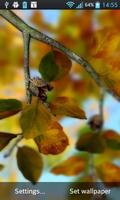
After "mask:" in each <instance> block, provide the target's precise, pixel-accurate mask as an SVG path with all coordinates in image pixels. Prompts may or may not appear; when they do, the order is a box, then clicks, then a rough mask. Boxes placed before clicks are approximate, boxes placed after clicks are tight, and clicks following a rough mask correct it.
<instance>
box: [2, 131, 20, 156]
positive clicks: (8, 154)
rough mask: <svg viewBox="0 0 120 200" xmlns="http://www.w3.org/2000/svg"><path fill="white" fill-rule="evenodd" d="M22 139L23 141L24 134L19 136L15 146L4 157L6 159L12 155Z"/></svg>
mask: <svg viewBox="0 0 120 200" xmlns="http://www.w3.org/2000/svg"><path fill="white" fill-rule="evenodd" d="M22 139H23V135H22V134H21V135H18V137H17V139H16V140H15V143H14V144H13V145H12V147H11V148H10V149H9V151H8V153H6V154H5V155H4V158H8V157H9V156H10V155H11V154H12V152H13V150H14V148H15V147H16V146H17V144H18V143H19V142H20V141H21V140H22Z"/></svg>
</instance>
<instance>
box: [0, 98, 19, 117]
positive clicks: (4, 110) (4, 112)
mask: <svg viewBox="0 0 120 200" xmlns="http://www.w3.org/2000/svg"><path fill="white" fill-rule="evenodd" d="M21 110H22V103H21V102H20V101H18V100H16V99H0V119H3V118H6V117H10V116H12V115H15V114H16V113H18V112H19V111H21Z"/></svg>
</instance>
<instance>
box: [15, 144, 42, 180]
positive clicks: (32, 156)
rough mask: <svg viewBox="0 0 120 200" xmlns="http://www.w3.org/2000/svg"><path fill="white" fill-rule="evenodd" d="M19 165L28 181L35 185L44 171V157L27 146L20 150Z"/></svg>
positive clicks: (18, 153)
mask: <svg viewBox="0 0 120 200" xmlns="http://www.w3.org/2000/svg"><path fill="white" fill-rule="evenodd" d="M17 164H18V168H19V170H20V171H21V173H22V174H23V176H24V177H25V178H26V179H28V180H29V181H31V182H33V183H35V182H37V181H38V179H39V177H40V175H41V172H42V169H43V161H42V157H41V156H40V154H39V153H38V152H36V151H35V150H33V149H32V148H30V147H27V146H23V147H20V148H18V151H17Z"/></svg>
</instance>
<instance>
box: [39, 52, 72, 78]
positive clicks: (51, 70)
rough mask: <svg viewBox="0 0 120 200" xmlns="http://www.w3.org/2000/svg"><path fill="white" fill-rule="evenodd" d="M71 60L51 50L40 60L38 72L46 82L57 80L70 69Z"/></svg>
mask: <svg viewBox="0 0 120 200" xmlns="http://www.w3.org/2000/svg"><path fill="white" fill-rule="evenodd" d="M71 65H72V63H71V60H70V59H69V58H68V57H67V56H66V55H64V54H63V53H61V52H59V51H56V50H53V51H52V52H49V53H47V54H46V55H45V56H44V57H43V58H42V60H41V62H40V65H39V72H40V73H41V75H42V77H43V78H44V80H46V81H54V80H58V79H60V78H62V77H64V76H65V75H67V73H68V72H69V70H70V69H71Z"/></svg>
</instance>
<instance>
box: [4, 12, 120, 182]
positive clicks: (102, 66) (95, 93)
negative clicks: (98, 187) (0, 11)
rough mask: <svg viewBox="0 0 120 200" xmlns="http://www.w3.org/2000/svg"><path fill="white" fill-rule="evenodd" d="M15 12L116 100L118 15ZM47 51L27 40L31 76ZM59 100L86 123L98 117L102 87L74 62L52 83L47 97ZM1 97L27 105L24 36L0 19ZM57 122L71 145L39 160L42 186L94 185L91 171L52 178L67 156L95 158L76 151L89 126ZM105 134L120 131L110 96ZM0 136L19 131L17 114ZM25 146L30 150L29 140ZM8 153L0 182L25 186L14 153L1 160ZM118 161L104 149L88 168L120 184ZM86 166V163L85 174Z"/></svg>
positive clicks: (119, 113) (118, 106)
mask: <svg viewBox="0 0 120 200" xmlns="http://www.w3.org/2000/svg"><path fill="white" fill-rule="evenodd" d="M15 13H16V14H17V15H19V16H20V17H21V18H22V19H23V20H24V21H25V22H26V23H28V24H29V25H31V26H33V27H35V28H36V29H38V30H39V31H42V32H44V33H45V34H47V35H49V36H51V37H53V38H55V39H56V40H58V41H59V42H61V43H62V44H64V45H65V46H66V47H68V48H70V49H71V50H73V51H74V52H76V53H77V54H78V55H80V56H82V57H84V58H85V59H86V60H88V61H89V62H90V63H92V64H93V66H94V67H95V69H96V71H97V72H99V73H100V75H101V78H102V80H103V82H104V84H106V85H107V86H108V87H109V88H110V89H111V90H113V91H115V92H116V94H117V95H119V92H120V81H119V77H120V76H119V75H120V74H119V73H120V58H119V57H120V56H119V53H120V34H119V30H120V22H119V19H120V11H73V10H72V11H71V10H70V11H68V10H66V11H59V10H44V11H43V10H42V11H38V10H37V11H27V10H25V11H21V10H19V11H15ZM50 50H51V47H50V46H48V45H46V44H43V43H41V42H38V41H35V40H32V41H31V51H30V68H31V76H36V75H39V74H38V66H39V63H40V60H41V58H42V57H43V56H44V55H45V54H46V53H47V52H49V51H50ZM51 70H52V69H51ZM115 81H116V82H115ZM62 95H63V96H68V97H72V98H75V99H76V101H78V102H79V105H80V106H81V107H82V108H83V109H84V111H85V112H86V116H87V118H88V119H90V117H91V116H93V115H94V114H98V112H99V101H100V88H99V87H98V86H97V85H96V83H95V81H94V80H92V78H91V77H90V75H89V74H88V73H87V72H86V71H85V70H84V69H83V68H82V67H81V66H80V65H78V64H76V63H74V62H73V66H72V69H71V71H70V73H69V74H68V75H67V76H65V77H64V78H63V79H62V80H60V81H56V82H55V83H54V91H53V92H52V93H51V95H50V97H49V98H51V99H52V98H55V97H56V96H62ZM0 98H1V99H2V98H16V99H20V100H25V85H24V71H23V40H22V34H21V33H20V32H19V31H18V30H17V29H16V28H15V27H13V26H12V25H11V24H9V23H8V22H6V21H5V20H4V19H3V18H0ZM60 123H61V124H62V126H63V127H64V130H65V132H66V134H67V135H68V137H69V140H70V145H69V147H67V149H66V150H65V151H64V152H63V153H61V154H60V155H57V156H52V155H49V156H43V159H44V163H45V168H44V172H43V174H42V176H41V177H40V181H41V182H66V181H68V182H69V181H76V180H77V181H78V180H79V181H82V180H83V181H84V180H88V179H89V180H90V181H93V177H92V175H90V174H89V170H83V171H81V173H80V174H79V176H78V175H77V176H70V177H69V176H64V175H59V176H57V175H54V174H52V173H50V170H51V168H52V167H53V166H55V165H57V164H59V163H61V162H62V161H64V160H66V158H68V157H70V156H71V155H76V154H78V153H79V155H81V156H83V157H89V158H90V159H91V158H92V159H93V155H92V156H91V154H89V153H87V152H82V151H81V152H80V151H77V150H76V149H75V143H76V141H77V139H78V137H79V135H80V134H82V133H83V132H87V131H88V129H89V127H88V125H87V121H86V120H77V119H72V118H68V117H67V118H65V117H64V118H60ZM104 129H105V130H108V129H111V130H114V131H116V132H117V133H118V134H119V132H120V103H119V102H118V101H117V100H116V99H115V98H114V97H112V96H111V95H109V94H106V95H105V98H104ZM0 131H6V132H12V133H18V132H20V126H19V114H17V115H15V116H13V117H9V118H7V119H4V120H0ZM118 140H119V139H118ZM23 143H25V144H27V145H28V143H27V141H24V142H23ZM23 143H22V144H23ZM22 144H21V145H22ZM29 146H32V147H33V148H36V147H35V144H34V143H33V141H32V140H30V141H29ZM8 150H9V147H7V148H5V149H4V151H2V152H1V153H0V163H3V164H5V166H6V167H5V169H4V170H3V171H1V172H0V181H8V182H12V181H26V180H25V179H24V178H23V176H22V174H21V173H20V172H19V170H18V169H17V165H16V161H15V155H16V154H15V153H16V151H14V152H13V153H12V156H10V157H9V158H7V159H5V158H4V157H3V156H4V154H5V153H6V152H7V151H8ZM119 159H120V150H118V149H117V150H115V149H107V150H106V151H105V152H104V153H102V154H95V156H94V165H92V167H93V168H94V166H99V165H100V166H103V171H104V172H105V174H104V176H103V177H102V180H103V181H106V180H107V181H113V182H116V181H117V182H120V179H119V175H120V160H119ZM89 161H90V160H89ZM92 162H93V160H92ZM110 163H111V165H110ZM105 164H106V165H105ZM90 167H91V166H90V163H89V164H88V167H87V169H88V168H90ZM107 171H108V174H107ZM98 179H99V176H98Z"/></svg>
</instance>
